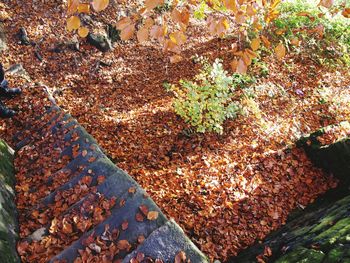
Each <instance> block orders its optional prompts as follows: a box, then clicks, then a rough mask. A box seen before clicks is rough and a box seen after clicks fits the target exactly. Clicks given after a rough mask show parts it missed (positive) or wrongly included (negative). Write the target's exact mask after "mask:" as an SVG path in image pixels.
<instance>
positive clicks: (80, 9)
mask: <svg viewBox="0 0 350 263" xmlns="http://www.w3.org/2000/svg"><path fill="white" fill-rule="evenodd" d="M78 12H79V13H85V14H89V13H90V4H87V3H82V4H79V6H78Z"/></svg>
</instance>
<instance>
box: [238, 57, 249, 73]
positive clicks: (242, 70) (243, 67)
mask: <svg viewBox="0 0 350 263" xmlns="http://www.w3.org/2000/svg"><path fill="white" fill-rule="evenodd" d="M247 69H248V68H247V65H246V64H245V63H244V61H243V59H240V60H239V61H238V63H237V69H236V71H237V72H238V73H240V74H245V73H247Z"/></svg>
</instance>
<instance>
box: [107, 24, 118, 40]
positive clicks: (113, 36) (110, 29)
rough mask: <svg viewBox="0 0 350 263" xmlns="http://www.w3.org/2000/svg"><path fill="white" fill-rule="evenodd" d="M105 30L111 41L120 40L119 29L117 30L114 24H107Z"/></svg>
mask: <svg viewBox="0 0 350 263" xmlns="http://www.w3.org/2000/svg"><path fill="white" fill-rule="evenodd" d="M106 32H107V36H108V38H109V39H110V40H111V41H112V43H114V42H117V41H119V40H120V30H118V29H117V28H116V27H115V26H113V25H111V24H108V25H107V27H106Z"/></svg>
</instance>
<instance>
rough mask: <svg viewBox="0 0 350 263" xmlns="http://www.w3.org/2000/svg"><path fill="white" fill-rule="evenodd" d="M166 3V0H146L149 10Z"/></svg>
mask: <svg viewBox="0 0 350 263" xmlns="http://www.w3.org/2000/svg"><path fill="white" fill-rule="evenodd" d="M163 3H164V0H145V7H146V9H148V10H152V9H153V8H155V7H157V6H158V5H162V4H163Z"/></svg>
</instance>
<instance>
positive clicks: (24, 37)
mask: <svg viewBox="0 0 350 263" xmlns="http://www.w3.org/2000/svg"><path fill="white" fill-rule="evenodd" d="M18 38H19V41H20V42H21V44H22V45H26V46H29V45H31V44H32V43H31V42H30V40H29V37H28V34H27V31H26V29H25V28H24V27H21V28H20V29H19V32H18Z"/></svg>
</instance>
